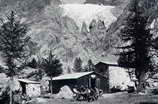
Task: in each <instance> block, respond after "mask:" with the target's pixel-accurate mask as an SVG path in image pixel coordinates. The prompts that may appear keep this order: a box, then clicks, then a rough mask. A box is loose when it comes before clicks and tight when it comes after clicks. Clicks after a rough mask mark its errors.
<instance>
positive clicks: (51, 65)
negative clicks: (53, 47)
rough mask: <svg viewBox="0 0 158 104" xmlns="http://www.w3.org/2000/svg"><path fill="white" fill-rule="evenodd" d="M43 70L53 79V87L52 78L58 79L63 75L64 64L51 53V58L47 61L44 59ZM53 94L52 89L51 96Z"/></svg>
mask: <svg viewBox="0 0 158 104" xmlns="http://www.w3.org/2000/svg"><path fill="white" fill-rule="evenodd" d="M42 68H43V70H44V71H45V73H46V74H47V76H48V77H50V79H51V83H50V84H51V85H50V86H52V78H53V77H56V76H58V75H60V74H62V72H63V70H62V64H61V63H60V60H59V59H57V58H56V57H55V55H53V54H52V52H51V51H50V53H49V56H48V58H47V59H43V62H42ZM52 93H53V91H52V88H51V94H52Z"/></svg>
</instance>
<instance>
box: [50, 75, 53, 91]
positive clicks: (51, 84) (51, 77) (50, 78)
mask: <svg viewBox="0 0 158 104" xmlns="http://www.w3.org/2000/svg"><path fill="white" fill-rule="evenodd" d="M50 80H51V82H50V86H51V87H50V92H51V94H53V89H52V86H53V85H52V77H50Z"/></svg>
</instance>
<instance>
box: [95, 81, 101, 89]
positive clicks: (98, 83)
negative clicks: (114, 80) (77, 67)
mask: <svg viewBox="0 0 158 104" xmlns="http://www.w3.org/2000/svg"><path fill="white" fill-rule="evenodd" d="M96 81H97V88H99V89H100V79H99V78H97V80H96Z"/></svg>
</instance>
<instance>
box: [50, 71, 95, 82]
mask: <svg viewBox="0 0 158 104" xmlns="http://www.w3.org/2000/svg"><path fill="white" fill-rule="evenodd" d="M91 73H93V71H91V72H80V73H72V74H64V75H60V76H58V77H54V78H53V80H63V79H64V80H65V79H78V78H80V77H83V76H85V75H89V74H91Z"/></svg>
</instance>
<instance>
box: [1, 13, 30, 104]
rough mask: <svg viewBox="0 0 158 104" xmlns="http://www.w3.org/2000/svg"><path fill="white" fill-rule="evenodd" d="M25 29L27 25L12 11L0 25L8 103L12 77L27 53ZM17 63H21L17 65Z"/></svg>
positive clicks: (26, 29) (11, 101)
mask: <svg viewBox="0 0 158 104" xmlns="http://www.w3.org/2000/svg"><path fill="white" fill-rule="evenodd" d="M27 31H28V28H27V26H26V25H25V24H23V23H20V21H18V20H17V19H16V18H15V14H14V12H13V11H12V12H11V14H10V15H9V16H8V17H7V20H6V22H3V23H2V25H1V27H0V51H1V52H2V56H3V58H4V60H5V62H6V66H7V68H6V69H5V73H6V75H7V76H8V77H10V104H13V98H12V83H13V79H14V78H13V77H14V76H15V75H17V74H18V72H19V70H20V69H22V68H23V66H24V64H22V62H23V60H24V59H25V58H26V56H27V55H28V54H27V51H26V46H27V45H28V42H29V39H30V37H27V36H26V33H27ZM19 63H21V64H20V65H19Z"/></svg>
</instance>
